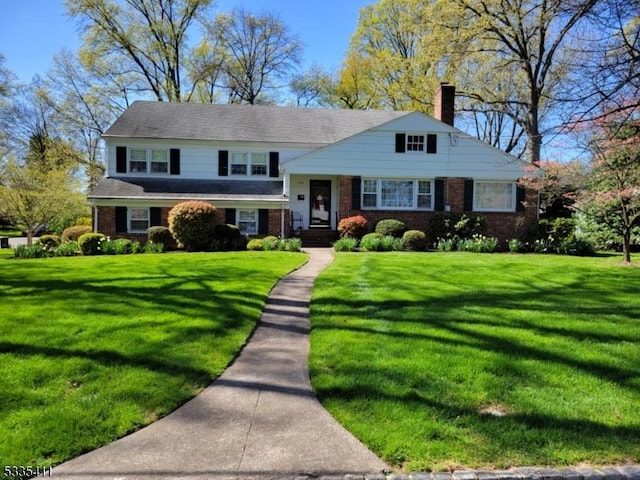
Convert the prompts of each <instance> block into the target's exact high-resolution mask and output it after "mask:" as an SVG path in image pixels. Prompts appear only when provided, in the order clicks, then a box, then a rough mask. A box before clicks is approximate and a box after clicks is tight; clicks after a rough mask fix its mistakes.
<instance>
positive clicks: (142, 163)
mask: <svg viewBox="0 0 640 480" xmlns="http://www.w3.org/2000/svg"><path fill="white" fill-rule="evenodd" d="M129 173H155V174H165V175H166V174H168V173H169V150H168V149H166V148H130V149H129Z"/></svg>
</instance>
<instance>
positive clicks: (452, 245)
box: [436, 238, 458, 252]
mask: <svg viewBox="0 0 640 480" xmlns="http://www.w3.org/2000/svg"><path fill="white" fill-rule="evenodd" d="M457 243H458V239H456V238H439V239H438V243H437V244H436V249H437V250H438V251H440V252H453V251H454V250H455V249H456V246H457Z"/></svg>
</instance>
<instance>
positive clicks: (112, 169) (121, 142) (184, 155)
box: [105, 138, 313, 180]
mask: <svg viewBox="0 0 640 480" xmlns="http://www.w3.org/2000/svg"><path fill="white" fill-rule="evenodd" d="M117 146H123V147H141V148H167V149H169V148H178V149H180V175H173V176H169V175H167V174H161V175H151V174H147V175H145V176H149V177H157V178H163V177H172V178H184V179H200V180H208V179H210V180H213V179H219V178H224V179H228V180H234V179H242V180H246V179H247V178H251V179H252V180H260V179H264V180H274V178H272V177H269V176H266V177H265V176H254V177H238V176H229V177H218V151H220V150H228V151H230V152H231V151H246V152H265V153H269V152H279V154H280V164H282V163H283V162H286V161H289V160H291V159H293V158H296V157H299V156H301V155H304V154H306V153H308V152H311V151H312V150H313V148H311V147H308V148H304V147H299V146H295V147H294V146H291V145H256V144H247V143H244V144H235V143H224V144H222V143H216V144H214V143H213V142H198V141H174V142H167V141H166V140H144V139H142V140H141V139H112V138H109V139H107V140H105V147H106V150H107V165H106V167H107V168H106V172H107V176H110V177H126V176H127V175H130V176H140V175H144V174H123V173H117V172H116V147H117ZM280 178H282V177H280Z"/></svg>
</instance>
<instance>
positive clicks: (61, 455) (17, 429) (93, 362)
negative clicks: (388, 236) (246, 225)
mask: <svg viewBox="0 0 640 480" xmlns="http://www.w3.org/2000/svg"><path fill="white" fill-rule="evenodd" d="M305 259H306V256H305V255H303V254H299V253H282V252H240V253H218V254H197V253H194V254H187V253H173V254H162V255H124V256H104V257H74V258H50V259H42V260H15V259H7V258H6V255H1V256H0V379H2V380H1V385H2V386H1V387H0V431H1V432H2V435H0V459H2V461H3V465H40V466H48V465H51V464H57V463H60V462H62V461H64V460H67V459H69V458H72V457H74V456H76V455H79V454H80V453H82V452H85V451H88V450H90V449H94V448H96V447H98V446H100V445H103V444H105V443H107V442H109V441H111V440H113V439H116V438H118V437H121V436H123V435H125V434H126V433H128V432H131V431H132V430H135V429H137V428H140V427H141V426H143V425H145V424H148V423H150V422H152V421H154V420H156V419H157V418H159V417H161V416H163V415H166V414H167V413H168V412H170V411H171V410H173V409H175V408H176V407H177V406H179V405H180V404H182V403H184V402H185V401H186V400H188V399H189V398H191V397H193V396H194V395H195V394H196V393H198V392H199V391H201V390H202V389H203V388H204V387H205V386H207V385H208V384H209V383H210V382H211V381H212V380H213V379H215V378H216V377H217V376H218V375H219V374H220V373H221V372H222V371H223V370H224V368H225V367H226V366H227V365H228V364H229V363H230V361H231V360H232V359H233V358H234V356H235V355H236V354H237V352H238V350H239V348H240V347H241V346H242V345H243V343H244V342H245V341H246V339H247V337H248V335H249V334H250V333H251V332H252V330H253V328H254V326H255V324H256V322H257V320H258V318H259V315H260V312H261V311H262V308H263V306H264V303H265V301H266V298H267V295H268V293H269V291H270V289H271V287H272V286H273V285H274V283H275V282H276V281H277V280H278V279H279V278H280V277H281V276H283V275H284V274H286V273H287V272H289V271H290V270H292V269H294V268H296V267H298V266H300V265H301V264H302V263H303V262H304V261H305Z"/></svg>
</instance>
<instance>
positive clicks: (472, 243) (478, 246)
mask: <svg viewBox="0 0 640 480" xmlns="http://www.w3.org/2000/svg"><path fill="white" fill-rule="evenodd" d="M497 248H498V239H497V238H495V237H485V236H484V235H477V234H476V235H473V236H472V237H471V238H464V239H462V240H459V241H458V250H460V251H462V252H477V253H493V252H495V251H496V249H497Z"/></svg>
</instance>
